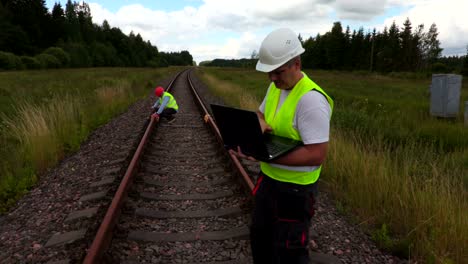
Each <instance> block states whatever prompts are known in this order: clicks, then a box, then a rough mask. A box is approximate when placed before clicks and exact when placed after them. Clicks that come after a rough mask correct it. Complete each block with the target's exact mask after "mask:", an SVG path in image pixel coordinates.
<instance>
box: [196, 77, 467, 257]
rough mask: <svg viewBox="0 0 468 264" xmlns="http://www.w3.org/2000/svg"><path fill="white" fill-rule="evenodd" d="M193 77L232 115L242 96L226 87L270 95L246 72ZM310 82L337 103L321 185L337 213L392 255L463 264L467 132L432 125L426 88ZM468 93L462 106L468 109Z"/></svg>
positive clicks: (450, 123) (444, 123)
mask: <svg viewBox="0 0 468 264" xmlns="http://www.w3.org/2000/svg"><path fill="white" fill-rule="evenodd" d="M207 74H209V75H213V76H216V77H217V79H213V80H211V81H210V77H206V75H207ZM199 75H200V76H201V78H202V79H203V78H204V79H205V80H206V81H207V84H208V86H209V87H210V89H212V90H218V91H219V96H221V97H223V98H225V100H226V102H228V103H229V104H233V105H234V106H240V104H239V102H240V101H241V99H240V94H238V93H233V92H232V91H233V90H234V89H233V88H231V87H230V86H229V85H228V84H226V82H228V83H233V84H235V85H236V86H241V87H242V89H243V90H242V91H243V92H245V93H250V94H252V95H255V96H257V97H256V98H263V97H261V96H260V95H259V94H262V96H264V93H265V92H266V87H267V85H268V81H267V79H266V77H264V75H262V76H263V77H262V76H261V75H259V74H258V73H256V72H254V71H249V70H243V71H240V70H238V69H203V70H201V71H199ZM308 75H309V77H311V78H312V79H313V80H314V81H315V82H316V83H318V84H319V85H321V87H322V88H323V89H325V91H327V93H328V94H329V95H331V96H332V97H333V98H334V101H335V109H334V113H333V117H332V125H331V126H332V134H331V136H330V148H329V153H328V157H327V160H326V162H325V164H324V169H323V170H322V176H321V181H322V182H324V183H325V185H326V186H327V187H328V189H329V190H330V191H331V192H332V193H333V194H334V196H335V198H336V199H337V203H338V204H341V205H342V206H340V208H344V211H346V212H349V213H350V214H351V215H353V216H354V218H355V219H356V221H357V223H359V225H361V226H362V227H364V228H365V229H366V230H369V232H370V234H371V236H372V237H373V238H374V240H375V241H376V242H377V243H378V244H379V245H380V246H381V247H382V248H385V249H388V250H390V251H392V252H393V253H395V254H398V255H400V256H404V257H407V258H410V259H411V260H415V261H416V262H424V263H468V261H467V260H468V255H467V251H466V249H467V248H468V192H467V190H468V130H467V129H466V127H464V126H463V121H462V118H461V117H460V116H459V117H458V118H457V119H454V120H442V119H436V118H433V117H431V116H430V115H429V94H428V85H429V84H430V78H426V79H422V78H417V79H411V78H410V79H401V78H393V77H392V76H382V75H377V74H367V73H366V74H362V73H361V74H359V73H349V72H325V71H311V72H308ZM241 83H244V85H242V84H241ZM466 84H467V82H466V81H465V82H464V84H463V87H462V98H461V101H462V102H463V101H466V100H468V89H467V85H466ZM219 86H223V88H220V87H219ZM223 89H227V90H228V91H226V92H224V91H222V90H223ZM223 94H224V96H223ZM233 97H234V98H233ZM256 107H258V104H257V106H256Z"/></svg>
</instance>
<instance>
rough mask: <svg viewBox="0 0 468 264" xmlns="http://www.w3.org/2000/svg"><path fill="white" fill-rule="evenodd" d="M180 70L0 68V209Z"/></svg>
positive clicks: (8, 204) (9, 203) (12, 201)
mask: <svg viewBox="0 0 468 264" xmlns="http://www.w3.org/2000/svg"><path fill="white" fill-rule="evenodd" d="M179 70H180V68H172V67H171V68H164V69H150V68H97V69H96V68H94V69H73V70H71V69H67V70H47V71H18V72H0V143H1V146H2V147H1V148H0V213H1V212H4V211H5V210H7V209H8V208H9V207H10V206H11V205H13V204H14V202H15V201H16V200H17V199H18V198H19V197H21V196H22V195H23V194H24V193H25V192H27V190H28V189H29V188H31V187H32V186H33V185H34V184H35V182H36V181H37V179H38V177H40V176H41V174H42V173H43V172H44V171H45V170H46V169H47V168H50V167H52V166H54V165H55V164H56V163H57V162H58V161H59V160H60V159H62V158H63V157H64V156H65V155H67V154H70V153H72V152H74V151H76V150H77V149H78V148H79V146H80V144H81V142H83V141H84V140H85V139H86V138H87V136H88V135H89V133H90V132H91V131H92V130H94V129H96V128H97V127H98V126H100V125H102V124H105V123H107V122H108V121H109V120H110V119H111V118H112V117H113V116H115V115H117V114H119V113H122V112H123V111H125V110H126V109H127V107H128V106H129V105H130V104H132V103H133V102H135V101H136V100H138V99H141V98H145V97H147V96H149V95H150V94H151V91H152V90H153V89H152V88H153V87H154V86H155V85H156V84H157V82H158V81H161V80H162V79H163V78H167V77H168V76H169V75H170V74H172V73H175V72H177V71H179Z"/></svg>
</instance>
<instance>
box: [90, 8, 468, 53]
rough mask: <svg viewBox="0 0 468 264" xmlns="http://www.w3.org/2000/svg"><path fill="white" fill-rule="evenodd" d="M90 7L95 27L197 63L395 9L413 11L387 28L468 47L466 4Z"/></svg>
mask: <svg viewBox="0 0 468 264" xmlns="http://www.w3.org/2000/svg"><path fill="white" fill-rule="evenodd" d="M187 4H188V5H189V4H190V2H187ZM89 6H90V8H91V12H92V16H93V21H94V22H95V23H97V24H101V23H102V21H103V20H104V19H106V20H107V21H108V22H109V24H110V25H111V26H113V27H118V28H120V29H122V31H123V32H124V33H126V34H128V33H130V31H133V32H134V33H135V34H138V33H139V34H140V35H141V36H142V37H143V39H145V40H150V41H151V43H152V44H153V45H156V46H157V47H158V49H159V50H160V51H181V50H188V51H189V52H190V53H191V54H192V56H194V59H195V60H196V61H197V62H199V61H202V60H211V59H215V58H242V57H249V56H250V54H251V53H252V51H253V50H257V51H258V48H259V46H260V43H261V41H262V39H263V38H264V37H265V35H266V34H267V33H268V32H269V31H270V30H272V29H274V28H279V27H290V28H292V29H293V30H294V31H295V32H296V33H300V34H301V35H302V37H303V38H308V37H309V36H315V35H316V34H317V33H321V34H322V33H325V32H327V31H329V30H330V29H331V27H332V25H333V22H334V21H336V20H337V18H338V19H339V20H341V19H351V20H356V21H362V22H365V21H369V20H371V19H373V18H375V17H376V16H382V15H383V14H384V13H385V12H386V11H388V10H389V8H392V7H393V8H395V7H396V8H397V9H398V7H400V8H401V9H405V10H407V11H406V12H405V13H403V14H401V15H398V16H394V17H391V18H389V19H387V20H386V21H385V25H387V26H389V25H390V24H391V23H392V22H393V20H395V21H396V22H397V25H402V24H403V21H404V20H405V19H406V18H407V17H409V18H410V19H411V22H412V24H413V27H416V25H418V24H420V23H424V24H425V25H426V30H427V29H428V28H429V26H430V24H431V23H433V22H435V23H436V24H437V27H438V29H439V32H440V35H439V40H440V41H441V42H442V47H443V48H445V49H448V48H455V47H464V46H466V43H467V42H468V33H467V32H468V23H467V22H466V21H467V19H464V17H465V14H464V13H463V12H466V10H468V1H465V0H446V1H440V0H288V1H285V0H257V1H251V0H236V1H232V0H204V1H203V4H202V5H200V6H199V7H197V8H195V7H190V6H187V7H185V8H183V9H181V10H178V11H172V12H165V11H158V10H151V9H149V8H146V7H144V6H142V5H139V4H134V5H127V6H123V7H121V8H120V9H119V10H118V11H117V12H115V13H112V12H110V11H108V10H106V9H105V8H103V7H102V6H101V5H99V4H96V3H90V4H89ZM333 15H334V16H335V17H333ZM343 26H345V25H343ZM362 26H363V27H364V28H373V27H376V26H375V25H366V24H363V25H362ZM376 28H377V29H381V28H383V26H382V25H380V26H377V27H376ZM229 35H232V36H238V37H229ZM228 37H229V38H228ZM210 38H211V40H210ZM200 40H201V41H202V42H201V43H200V42H199V41H200ZM463 52H464V51H463Z"/></svg>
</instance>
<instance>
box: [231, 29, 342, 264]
mask: <svg viewBox="0 0 468 264" xmlns="http://www.w3.org/2000/svg"><path fill="white" fill-rule="evenodd" d="M304 51H305V50H304V48H303V47H302V44H301V42H300V41H299V39H298V37H297V35H296V34H295V33H294V32H293V31H292V30H290V29H286V28H282V29H278V30H275V31H273V32H271V33H270V34H268V36H266V38H265V39H264V40H263V42H262V44H261V46H260V51H259V60H258V62H257V66H256V69H257V70H258V71H261V72H266V73H268V77H269V79H270V80H271V83H270V86H269V88H268V91H267V93H266V96H265V98H264V100H263V102H262V104H261V105H260V107H259V111H258V112H257V113H258V116H259V120H260V123H261V125H262V129H263V131H264V132H269V133H273V134H275V135H280V136H283V137H289V138H293V139H296V140H301V141H302V142H303V146H300V147H298V148H296V149H294V150H293V151H292V152H289V153H288V154H286V155H284V156H281V157H279V158H278V159H275V160H274V161H273V162H271V163H267V162H261V163H260V168H261V172H260V175H259V177H258V179H257V183H256V186H255V188H254V190H253V194H254V195H255V207H254V211H253V215H252V226H251V232H250V236H251V247H252V254H253V259H254V262H255V263H288V264H291V263H309V254H308V244H309V232H308V231H309V227H310V220H311V218H312V216H313V214H314V203H315V195H316V193H317V180H318V178H319V175H320V170H321V165H322V162H323V161H324V160H325V157H326V154H327V147H328V139H329V130H330V118H331V115H332V110H333V100H332V99H331V98H330V96H328V95H327V94H326V93H325V92H324V91H323V90H322V89H321V88H320V87H319V86H318V85H317V84H316V83H314V82H313V81H312V80H311V79H309V77H308V76H307V75H306V74H305V73H304V72H302V71H301V57H300V55H301V54H302V53H303V52H304ZM241 151H242V150H240V151H238V152H234V153H235V154H236V155H238V156H240V157H243V158H249V159H252V157H246V156H245V155H244V154H242V152H241ZM232 152H233V151H232Z"/></svg>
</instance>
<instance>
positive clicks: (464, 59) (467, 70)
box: [461, 45, 468, 76]
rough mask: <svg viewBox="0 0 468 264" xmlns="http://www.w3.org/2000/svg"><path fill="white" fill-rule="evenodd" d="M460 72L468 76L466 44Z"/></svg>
mask: <svg viewBox="0 0 468 264" xmlns="http://www.w3.org/2000/svg"><path fill="white" fill-rule="evenodd" d="M461 74H463V76H468V45H466V55H465V58H463V67H462V70H461Z"/></svg>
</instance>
